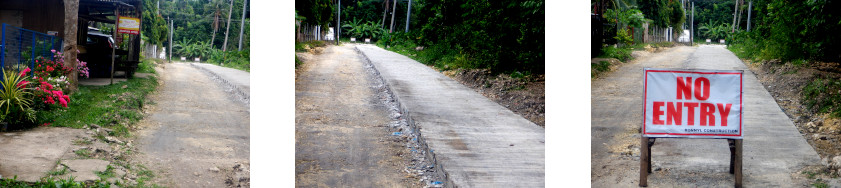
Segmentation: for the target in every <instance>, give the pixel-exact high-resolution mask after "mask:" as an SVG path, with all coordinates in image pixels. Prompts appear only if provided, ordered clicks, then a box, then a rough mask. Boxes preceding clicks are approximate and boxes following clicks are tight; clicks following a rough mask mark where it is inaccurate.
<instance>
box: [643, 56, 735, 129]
mask: <svg viewBox="0 0 841 188" xmlns="http://www.w3.org/2000/svg"><path fill="white" fill-rule="evenodd" d="M644 72H645V89H644V94H643V95H644V96H645V98H644V102H643V104H644V105H645V106H644V107H643V114H644V117H643V126H642V131H643V135H645V136H646V137H686V138H729V139H742V137H743V134H742V133H743V132H742V75H743V74H742V73H743V72H742V71H741V70H673V69H651V68H646V69H645V70H644Z"/></svg>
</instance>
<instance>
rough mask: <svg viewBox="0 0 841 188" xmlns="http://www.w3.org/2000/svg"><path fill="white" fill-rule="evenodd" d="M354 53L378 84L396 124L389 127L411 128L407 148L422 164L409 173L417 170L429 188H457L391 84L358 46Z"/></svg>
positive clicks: (382, 97) (413, 167)
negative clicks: (392, 89)
mask: <svg viewBox="0 0 841 188" xmlns="http://www.w3.org/2000/svg"><path fill="white" fill-rule="evenodd" d="M354 51H356V53H358V54H359V55H360V56H361V57H362V60H363V63H364V64H365V69H366V70H368V72H369V73H370V74H371V76H372V77H373V78H374V81H375V82H377V84H376V85H377V87H376V89H377V90H379V91H380V92H378V93H379V95H380V98H381V99H383V102H384V103H386V105H387V106H388V107H389V112H390V114H391V118H392V120H394V123H392V125H391V126H389V127H390V128H392V129H397V127H398V126H400V125H403V126H406V127H407V128H409V129H408V130H407V131H406V132H408V134H406V135H407V136H408V137H406V138H407V140H408V143H407V147H408V148H410V149H411V152H412V154H413V156H414V158H415V159H418V160H420V161H421V162H420V163H418V164H416V165H414V166H411V167H407V172H408V169H409V168H412V169H414V170H417V172H419V173H420V174H419V175H421V176H423V177H424V179H426V180H427V181H426V182H425V183H426V184H427V187H439V186H441V187H455V185H454V184H453V182H452V181H451V180H450V178H449V174H448V173H447V172H446V170H445V169H444V167H443V166H442V165H441V164H439V163H438V162H437V159H436V158H435V153H434V151H432V150H430V149H429V146H428V145H427V144H426V140H425V139H424V137H423V135H421V132H420V130H419V128H418V126H417V125H416V124H415V122H414V120H413V119H412V116H411V115H410V111H409V109H407V108H406V107H405V105H403V103H402V102H400V98H399V97H398V96H397V95H394V92H392V91H391V88H392V87H391V83H389V82H388V81H386V80H385V79H383V77H382V76H380V72H379V71H378V70H377V68H376V66H374V64H373V63H371V60H370V59H369V58H368V56H367V55H365V53H362V51H360V50H359V48H358V47H356V46H355V47H354ZM419 156H421V157H419ZM415 159H413V160H415ZM430 167H431V168H430ZM429 170H431V171H432V173H431V174H429V173H424V172H425V171H429ZM409 173H412V172H409Z"/></svg>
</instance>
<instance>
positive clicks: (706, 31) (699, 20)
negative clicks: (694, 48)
mask: <svg viewBox="0 0 841 188" xmlns="http://www.w3.org/2000/svg"><path fill="white" fill-rule="evenodd" d="M734 4H735V2H734V1H731V0H717V1H697V2H695V18H694V19H695V22H694V24H695V25H694V28H695V31H694V32H695V33H694V34H695V36H696V37H695V38H696V39H699V40H703V39H713V40H717V39H725V38H726V37H727V36H728V35H729V34H730V33H731V31H732V25H733V7H734ZM757 5H758V4H757ZM744 8H745V9H747V7H744ZM753 14H754V15H755V14H756V12H753ZM744 18H745V20H743V21H742V23H743V24H747V14H745V15H744Z"/></svg>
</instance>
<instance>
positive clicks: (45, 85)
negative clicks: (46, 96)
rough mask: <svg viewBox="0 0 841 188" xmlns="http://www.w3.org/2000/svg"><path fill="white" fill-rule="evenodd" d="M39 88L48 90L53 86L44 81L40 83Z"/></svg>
mask: <svg viewBox="0 0 841 188" xmlns="http://www.w3.org/2000/svg"><path fill="white" fill-rule="evenodd" d="M41 86H44V87H46V88H49V89H53V85H52V84H50V83H47V82H45V81H41Z"/></svg>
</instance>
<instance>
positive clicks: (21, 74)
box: [20, 67, 32, 76]
mask: <svg viewBox="0 0 841 188" xmlns="http://www.w3.org/2000/svg"><path fill="white" fill-rule="evenodd" d="M31 70H32V69H29V67H26V69H23V71H21V72H20V76H26V74H27V73H29V71H31Z"/></svg>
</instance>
